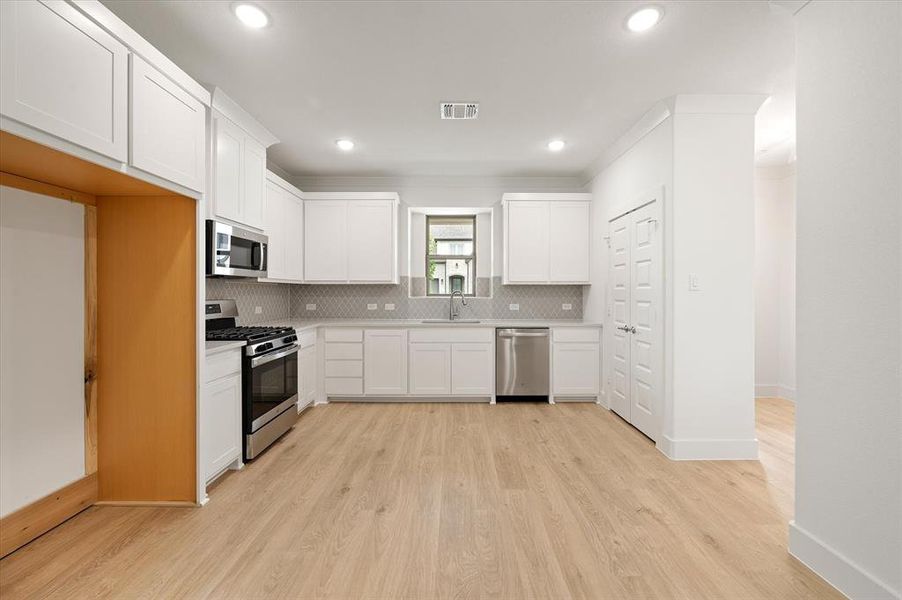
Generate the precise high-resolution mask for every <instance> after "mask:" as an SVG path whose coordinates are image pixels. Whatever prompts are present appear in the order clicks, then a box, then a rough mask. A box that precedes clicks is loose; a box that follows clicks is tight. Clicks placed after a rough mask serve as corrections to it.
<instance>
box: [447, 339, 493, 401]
mask: <svg viewBox="0 0 902 600" xmlns="http://www.w3.org/2000/svg"><path fill="white" fill-rule="evenodd" d="M494 360H495V357H494V356H493V355H492V345H491V344H453V345H452V346H451V393H452V394H453V395H455V396H491V395H492V383H494V378H493V377H492V374H493V372H494V370H493V365H494Z"/></svg>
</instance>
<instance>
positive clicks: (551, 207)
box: [548, 202, 589, 283]
mask: <svg viewBox="0 0 902 600" xmlns="http://www.w3.org/2000/svg"><path fill="white" fill-rule="evenodd" d="M548 231H549V233H548V245H549V261H550V267H549V280H550V281H553V282H557V283H563V282H567V283H588V281H589V203H588V202H549V203H548Z"/></svg>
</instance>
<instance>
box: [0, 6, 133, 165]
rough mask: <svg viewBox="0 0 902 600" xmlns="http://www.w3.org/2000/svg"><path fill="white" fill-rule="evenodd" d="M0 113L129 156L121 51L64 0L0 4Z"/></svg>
mask: <svg viewBox="0 0 902 600" xmlns="http://www.w3.org/2000/svg"><path fill="white" fill-rule="evenodd" d="M0 81H2V82H3V85H0V113H2V114H3V115H4V116H6V117H9V118H11V119H15V120H16V121H20V122H22V123H25V124H27V125H30V126H32V127H35V128H36V129H40V130H41V131H45V132H47V133H50V134H53V135H55V136H57V137H60V138H62V139H64V140H67V141H69V142H72V143H74V144H78V145H79V146H83V147H85V148H88V149H89V150H93V151H95V152H98V153H100V154H103V155H105V156H109V157H111V158H114V159H116V160H119V161H121V162H125V161H126V160H127V159H128V140H127V135H128V133H127V130H128V49H127V48H126V47H125V46H123V45H122V44H120V43H119V42H118V41H116V40H115V39H114V38H113V37H112V36H111V35H109V34H108V33H106V32H105V31H103V30H102V29H101V28H100V27H98V26H97V25H95V24H94V23H93V22H92V21H90V20H89V19H88V18H87V17H85V16H84V15H82V14H81V13H80V12H78V11H77V10H76V9H75V8H74V7H72V6H70V5H69V4H66V3H65V2H37V1H36V0H29V1H27V2H0Z"/></svg>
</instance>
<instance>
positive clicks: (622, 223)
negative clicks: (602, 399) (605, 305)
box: [608, 214, 631, 421]
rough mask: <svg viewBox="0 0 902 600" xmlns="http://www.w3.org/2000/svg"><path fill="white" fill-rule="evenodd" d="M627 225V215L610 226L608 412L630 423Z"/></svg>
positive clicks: (628, 235)
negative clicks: (609, 370)
mask: <svg viewBox="0 0 902 600" xmlns="http://www.w3.org/2000/svg"><path fill="white" fill-rule="evenodd" d="M630 222H631V217H630V215H629V214H626V215H623V216H622V217H619V218H617V219H615V220H613V221H611V224H610V238H611V239H610V241H611V249H610V268H609V271H608V282H609V285H610V292H611V304H610V311H611V314H610V322H611V332H610V334H609V338H608V339H609V340H610V351H609V354H610V357H611V382H610V386H611V409H612V410H613V411H614V412H616V413H617V414H618V415H620V416H621V417H623V418H624V419H626V420H627V421H629V419H630V341H629V336H630V333H629V331H630Z"/></svg>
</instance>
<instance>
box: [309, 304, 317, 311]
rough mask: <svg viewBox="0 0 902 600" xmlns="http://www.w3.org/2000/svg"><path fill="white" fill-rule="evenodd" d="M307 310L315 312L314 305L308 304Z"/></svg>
mask: <svg viewBox="0 0 902 600" xmlns="http://www.w3.org/2000/svg"><path fill="white" fill-rule="evenodd" d="M307 310H316V304H308V305H307Z"/></svg>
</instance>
